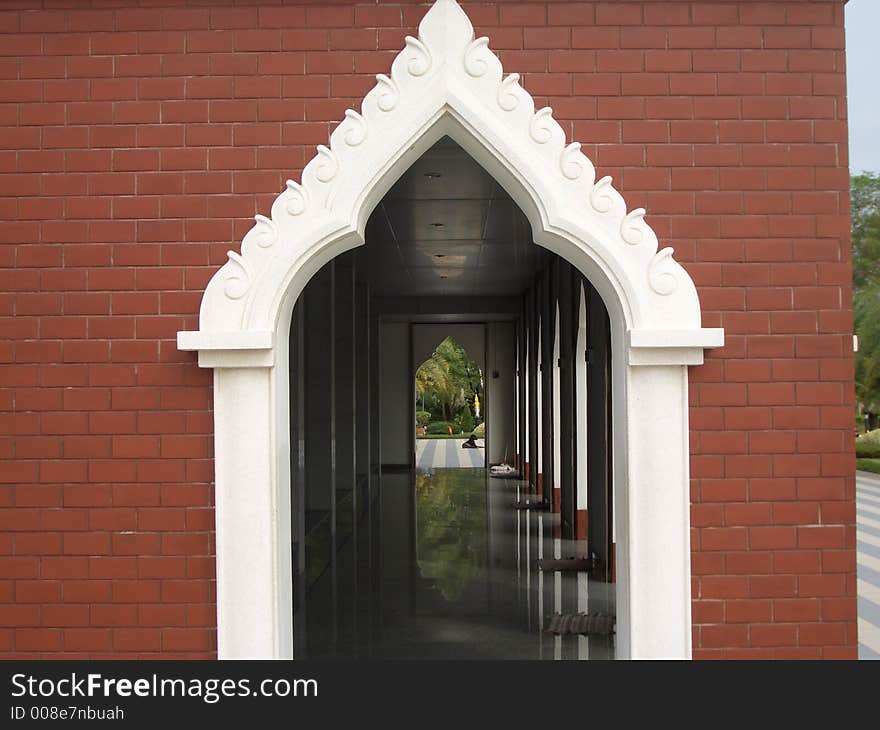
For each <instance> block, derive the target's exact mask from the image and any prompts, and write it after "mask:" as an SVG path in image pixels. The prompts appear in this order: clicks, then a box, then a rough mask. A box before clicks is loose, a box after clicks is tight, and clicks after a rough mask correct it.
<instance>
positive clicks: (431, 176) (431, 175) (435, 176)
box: [425, 172, 443, 180]
mask: <svg viewBox="0 0 880 730" xmlns="http://www.w3.org/2000/svg"><path fill="white" fill-rule="evenodd" d="M425 177H426V178H428V179H429V180H439V179H440V178H441V177H443V173H440V172H426V173H425Z"/></svg>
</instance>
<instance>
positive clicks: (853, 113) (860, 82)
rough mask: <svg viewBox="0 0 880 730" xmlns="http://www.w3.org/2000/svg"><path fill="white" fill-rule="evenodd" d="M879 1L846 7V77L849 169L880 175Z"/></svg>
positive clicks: (858, 0)
mask: <svg viewBox="0 0 880 730" xmlns="http://www.w3.org/2000/svg"><path fill="white" fill-rule="evenodd" d="M877 28H880V0H849V2H848V3H847V5H846V73H847V96H848V99H849V103H848V111H849V167H850V170H851V171H852V172H853V173H858V172H876V173H880V53H878V48H877V45H878V38H877Z"/></svg>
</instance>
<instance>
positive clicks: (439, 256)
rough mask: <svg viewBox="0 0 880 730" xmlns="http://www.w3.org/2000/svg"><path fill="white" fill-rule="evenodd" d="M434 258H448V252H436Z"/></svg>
mask: <svg viewBox="0 0 880 730" xmlns="http://www.w3.org/2000/svg"><path fill="white" fill-rule="evenodd" d="M434 258H435V259H445V258H446V254H445V253H435V254H434Z"/></svg>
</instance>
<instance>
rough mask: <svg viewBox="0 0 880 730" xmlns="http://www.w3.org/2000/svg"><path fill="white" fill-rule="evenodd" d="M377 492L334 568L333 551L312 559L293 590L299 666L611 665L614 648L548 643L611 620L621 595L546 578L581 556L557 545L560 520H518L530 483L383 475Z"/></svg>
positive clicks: (470, 474)
mask: <svg viewBox="0 0 880 730" xmlns="http://www.w3.org/2000/svg"><path fill="white" fill-rule="evenodd" d="M370 491H371V492H372V498H370V497H369V496H368V493H367V495H365V498H364V499H363V500H362V501H361V504H360V505H356V506H355V507H354V510H355V512H356V513H357V514H358V519H356V520H354V528H353V529H351V528H350V527H349V529H347V530H346V531H345V532H346V533H347V534H343V532H341V531H340V532H338V535H337V541H336V542H337V546H336V551H335V559H330V560H326V559H325V558H326V557H327V556H326V552H327V546H326V545H322V546H321V547H320V550H321V551H322V552H321V558H320V559H317V558H315V557H314V556H310V555H309V554H308V552H307V555H306V562H307V564H311V565H313V566H316V567H313V568H312V569H311V570H310V571H307V573H309V575H307V576H303V577H302V578H301V580H299V581H298V584H297V586H296V593H297V599H298V600H297V601H296V604H297V610H296V613H295V615H294V631H295V643H296V648H295V652H296V655H297V656H307V657H312V658H339V659H346V658H364V659H370V658H372V659H548V660H550V659H609V658H613V656H614V647H613V637H606V636H594V637H584V636H577V635H574V636H561V637H560V636H552V635H549V634H547V633H546V632H544V631H543V628H544V627H546V626H547V623H548V621H549V618H550V617H551V616H552V615H553V614H554V613H565V614H571V613H577V612H586V611H591V612H595V611H599V612H602V613H611V614H613V612H614V607H613V597H614V586H613V584H606V583H601V582H597V581H592V580H589V579H588V577H587V574H586V573H559V572H555V573H554V572H548V573H543V572H541V571H539V570H538V560H540V559H542V558H545V557H547V558H551V557H556V558H559V557H573V556H576V555H578V554H579V551H580V550H581V549H582V546H579V545H578V544H576V543H575V542H574V541H563V540H560V539H559V538H558V536H557V534H556V533H557V531H558V530H557V525H558V515H553V514H549V513H546V514H545V513H543V512H536V511H524V510H517V509H515V507H514V505H515V503H516V502H517V501H518V500H522V499H525V498H527V497H528V495H527V494H526V493H525V491H524V487H523V484H522V482H519V481H517V480H511V479H496V478H488V477H487V474H486V470H485V469H477V468H472V469H467V468H456V469H422V470H419V471H417V472H415V473H414V474H413V473H409V472H406V473H397V474H385V475H383V476H382V477H381V479H377V483H376V484H374V485H373V488H372V489H371V490H370ZM364 502H366V504H364ZM340 522H342V523H343V524H345V520H344V519H342V520H341V515H337V517H336V524H337V525H339V524H340ZM331 543H332V540H331ZM309 549H310V548H309V547H308V544H307V547H306V550H307V551H308V550H309ZM311 550H312V552H315V553H316V555H317V551H318V550H319V548H318V547H312V548H311ZM332 552H333V551H332V549H331V553H332ZM303 597H304V600H303Z"/></svg>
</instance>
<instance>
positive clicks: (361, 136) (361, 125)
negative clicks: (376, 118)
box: [345, 109, 367, 147]
mask: <svg viewBox="0 0 880 730" xmlns="http://www.w3.org/2000/svg"><path fill="white" fill-rule="evenodd" d="M345 118H346V120H347V121H348V129H346V130H345V144H347V145H348V146H349V147H357V146H358V145H359V144H361V143H363V141H364V140H365V139H366V138H367V120H366V119H364V118H363V117H362V116H361V115H360V114H358V113H357V112H356V111H355V110H354V109H346V110H345Z"/></svg>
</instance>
